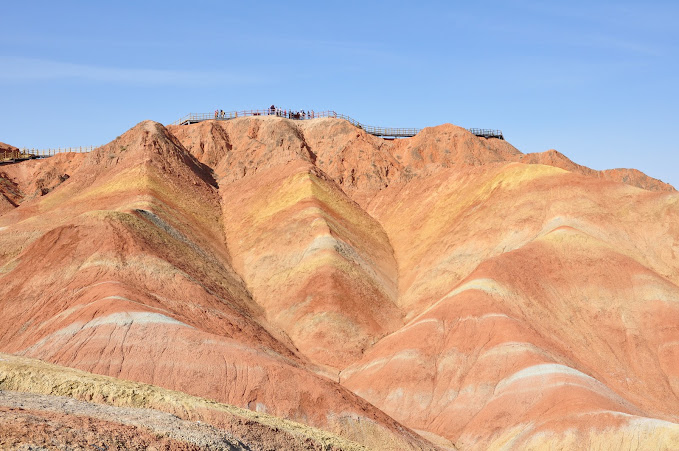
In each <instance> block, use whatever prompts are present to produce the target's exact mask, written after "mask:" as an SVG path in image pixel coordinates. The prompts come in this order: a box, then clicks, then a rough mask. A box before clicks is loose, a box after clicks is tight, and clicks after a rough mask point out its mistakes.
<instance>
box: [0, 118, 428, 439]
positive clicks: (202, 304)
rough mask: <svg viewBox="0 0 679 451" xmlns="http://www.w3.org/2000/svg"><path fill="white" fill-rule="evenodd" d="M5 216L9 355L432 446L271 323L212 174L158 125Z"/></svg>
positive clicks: (127, 137)
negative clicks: (319, 368) (229, 233)
mask: <svg viewBox="0 0 679 451" xmlns="http://www.w3.org/2000/svg"><path fill="white" fill-rule="evenodd" d="M1 219H2V225H0V227H2V228H3V230H2V233H1V234H0V243H1V244H2V248H3V250H4V251H5V255H4V256H3V259H2V261H0V265H1V267H2V270H1V273H2V276H1V277H2V279H3V284H2V285H1V286H2V288H1V291H0V299H2V300H3V302H2V303H1V304H0V317H2V318H3V319H4V320H5V321H6V324H7V325H8V327H6V328H4V329H3V330H1V331H0V347H1V348H2V349H3V350H5V351H8V352H13V353H19V354H22V355H27V356H31V357H38V358H41V359H45V360H48V361H50V362H54V363H58V364H61V365H67V366H72V367H75V368H80V369H84V370H87V371H91V372H95V373H99V374H105V375H110V376H115V377H119V378H124V379H131V380H137V381H141V382H147V383H153V384H156V385H160V386H163V387H167V388H171V389H175V390H181V391H184V392H187V393H190V394H193V395H198V396H203V397H207V398H212V399H215V400H219V401H222V402H227V403H230V404H235V405H238V406H245V407H248V408H251V409H256V410H263V411H266V412H269V413H272V414H274V415H278V416H282V417H286V418H290V419H297V420H303V421H305V422H307V423H308V424H311V425H317V426H320V427H325V428H328V429H330V430H334V431H337V432H338V433H340V434H343V435H345V436H347V437H349V438H350V439H353V440H357V441H359V442H363V443H365V444H366V445H369V446H372V445H374V444H378V443H385V444H390V445H389V446H395V447H406V448H410V447H413V448H421V447H427V446H429V445H427V444H426V442H424V441H423V440H421V439H419V438H418V437H416V436H415V435H413V434H412V433H410V432H409V431H407V430H406V429H404V428H403V427H401V426H400V425H398V424H397V423H396V422H394V421H393V420H391V419H390V418H389V417H388V416H386V415H384V414H383V413H382V412H380V411H379V410H377V409H375V408H374V407H372V406H371V405H369V404H368V403H366V402H365V401H363V400H362V399H360V398H358V397H356V396H355V395H353V394H352V393H351V392H349V391H348V390H346V389H344V388H342V387H340V386H339V385H337V384H336V383H334V382H332V381H330V380H328V379H325V378H323V377H321V376H317V375H316V374H314V372H313V370H314V369H315V368H314V367H313V366H312V365H310V364H309V363H308V361H307V359H306V357H304V356H303V355H301V354H299V353H297V352H296V350H295V349H294V347H292V345H291V344H290V342H289V339H288V338H287V337H286V336H285V334H284V333H283V332H282V331H281V330H280V329H278V328H277V327H276V326H273V325H271V323H270V322H269V321H268V320H267V319H266V317H265V312H264V311H263V310H262V308H261V307H260V306H259V305H258V304H257V303H256V302H254V301H253V299H252V297H251V294H250V292H249V291H248V289H247V287H246V286H245V284H244V283H243V281H242V280H241V278H240V276H239V275H238V274H237V273H236V272H235V271H234V269H233V268H232V265H231V260H232V255H231V253H230V252H229V249H228V248H227V246H226V245H225V243H224V235H223V222H222V210H221V206H220V199H219V195H218V190H217V187H216V185H215V184H214V181H213V179H212V175H211V171H210V169H209V168H207V167H206V166H204V165H202V164H201V163H199V162H197V161H196V160H195V159H194V158H193V157H192V156H191V155H190V154H189V153H187V152H186V150H184V148H183V147H182V146H181V145H180V144H179V143H178V142H177V141H176V140H175V138H174V137H173V136H172V135H170V134H168V133H167V132H166V130H165V129H164V128H163V127H162V126H161V125H160V124H157V123H153V122H144V123H141V124H139V125H138V126H137V127H135V128H134V129H132V130H130V131H129V132H127V133H126V134H124V135H123V136H122V137H121V138H120V139H119V140H116V141H114V142H112V143H110V144H108V145H106V146H104V147H102V148H101V149H99V150H96V151H94V152H92V153H90V154H88V155H87V157H86V158H85V160H84V161H83V162H82V164H81V165H80V167H79V168H78V170H76V171H75V172H74V173H73V174H72V176H71V177H70V178H69V179H68V180H67V181H66V182H64V183H63V184H62V185H61V186H59V187H58V188H57V189H55V190H54V191H52V192H50V193H49V194H47V195H45V196H42V197H40V198H35V199H33V200H32V201H29V202H26V203H24V204H22V205H21V206H20V207H19V208H16V209H14V210H13V211H11V212H9V213H7V214H5V215H3V216H2V218H1ZM356 422H361V428H360V429H356V428H355V427H354V426H353V425H354V424H355V423H356Z"/></svg>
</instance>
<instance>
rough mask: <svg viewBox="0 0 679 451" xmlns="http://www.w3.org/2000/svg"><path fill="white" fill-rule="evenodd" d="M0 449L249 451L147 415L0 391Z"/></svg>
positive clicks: (195, 427) (169, 418)
mask: <svg viewBox="0 0 679 451" xmlns="http://www.w3.org/2000/svg"><path fill="white" fill-rule="evenodd" d="M0 448H2V449H21V450H40V449H50V450H51V449H64V450H71V449H73V450H77V449H88V450H100V451H104V450H106V451H108V450H111V449H187V450H191V449H201V450H242V449H245V450H249V449H251V448H250V447H248V446H247V445H245V444H243V443H241V442H239V441H238V440H237V439H235V438H234V437H232V436H231V435H230V434H229V433H227V432H225V431H222V430H219V429H217V428H215V427H213V426H210V425H207V424H202V423H200V422H193V421H187V420H182V419H180V418H177V417H176V416H174V415H171V414H168V413H164V412H159V411H156V410H152V409H140V408H128V407H114V406H107V405H102V404H94V403H88V402H84V401H78V400H75V399H72V398H68V397H62V396H47V395H39V394H33V393H20V392H14V391H2V390H0Z"/></svg>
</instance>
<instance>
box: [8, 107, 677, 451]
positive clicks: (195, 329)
mask: <svg viewBox="0 0 679 451" xmlns="http://www.w3.org/2000/svg"><path fill="white" fill-rule="evenodd" d="M3 171H4V172H3V173H2V174H0V181H2V182H3V185H2V188H1V189H2V194H3V196H4V197H3V198H4V199H5V200H6V202H5V207H2V204H0V279H1V280H2V283H1V284H0V318H2V319H3V322H4V323H5V324H6V325H7V326H6V327H4V328H3V329H0V350H1V351H4V352H10V353H15V354H19V355H25V356H29V357H37V358H40V359H43V360H46V361H49V362H52V363H57V364H60V365H64V366H70V367H74V368H78V369H82V370H86V371H90V372H94V373H98V374H103V375H107V376H114V377H117V378H122V379H129V380H135V381H139V382H144V383H150V384H154V385H158V386H161V387H165V388H169V389H173V390H179V391H183V392H186V393H188V394H191V395H195V396H200V397H204V398H209V399H214V400H217V401H220V402H225V403H229V404H234V405H237V406H242V407H247V408H249V409H252V410H258V411H264V412H267V413H270V414H273V415H276V416H280V417H285V418H288V419H293V420H295V421H300V422H303V423H306V424H309V425H312V426H316V427H321V428H325V429H327V430H330V431H332V432H334V433H337V434H339V435H341V436H343V437H345V438H348V439H349V440H353V441H356V442H359V443H361V444H363V445H365V446H368V447H370V448H378V449H406V448H410V449H428V448H432V447H435V446H443V447H453V446H456V447H458V448H461V449H466V448H476V449H487V448H493V447H498V448H499V447H510V448H525V447H541V446H555V447H560V448H572V447H576V448H577V447H582V448H587V447H596V446H599V444H601V443H610V441H611V440H614V441H616V443H618V442H619V443H622V444H623V446H624V444H625V443H632V441H634V443H639V444H640V445H639V446H642V447H644V448H649V447H650V448H655V447H660V448H662V447H666V448H671V447H673V446H677V445H679V426H678V425H677V424H676V423H677V421H679V411H678V410H677V407H676V406H677V405H679V402H678V401H679V399H678V395H679V354H678V353H679V346H678V345H679V326H678V325H679V304H677V301H678V300H679V195H678V194H677V193H676V191H675V190H674V189H673V188H672V187H671V186H669V185H666V184H664V183H662V182H660V181H658V180H655V179H652V178H650V177H648V176H646V175H644V174H642V173H640V172H638V171H634V170H614V171H601V172H599V171H593V170H591V169H588V168H585V167H583V166H580V165H577V164H575V163H573V162H571V161H570V160H568V159H567V158H566V157H564V156H563V155H561V154H559V153H558V152H556V151H548V152H545V153H541V154H528V155H524V154H522V153H521V152H520V151H518V150H517V149H515V148H514V147H512V146H511V145H510V144H509V143H507V142H505V141H501V140H497V139H484V138H479V137H476V136H474V135H471V134H470V133H469V132H468V131H466V130H464V129H462V128H459V127H456V126H453V125H449V124H448V125H442V126H439V127H433V128H427V129H424V130H423V131H422V132H421V133H420V134H418V135H417V136H415V137H413V138H408V139H401V140H395V141H387V140H382V139H380V138H377V137H374V136H371V135H368V134H366V133H365V132H364V131H363V130H360V129H357V128H355V127H354V126H352V125H351V124H349V123H347V122H346V121H343V120H337V119H314V120H308V121H291V120H287V119H282V118H277V117H253V118H240V119H233V120H229V121H206V122H202V123H198V124H194V125H189V126H171V127H167V128H165V127H163V126H162V125H160V124H157V123H154V122H150V121H147V122H143V123H141V124H139V125H138V126H136V127H135V128H133V129H132V130H130V131H129V132H127V133H125V134H124V135H123V136H121V137H120V138H119V139H117V140H115V141H113V142H111V143H109V144H108V145H106V146H104V147H102V148H100V149H98V150H96V151H94V152H92V153H90V154H83V155H77V156H73V155H61V156H58V157H53V158H50V159H46V160H41V161H28V162H24V163H19V164H16V165H13V166H11V167H10V166H5V167H3ZM425 437H426V438H425ZM434 443H436V445H434Z"/></svg>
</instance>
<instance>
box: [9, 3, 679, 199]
mask: <svg viewBox="0 0 679 451" xmlns="http://www.w3.org/2000/svg"><path fill="white" fill-rule="evenodd" d="M140 3H143V4H138V3H137V2H126V1H118V2H107V3H103V2H91V1H87V2H84V1H83V2H73V1H60V2H5V4H3V7H2V16H1V17H2V26H1V27H0V124H1V125H0V141H3V142H6V143H9V144H12V145H15V146H18V147H24V146H26V147H39V148H43V147H59V146H61V147H63V146H71V145H75V146H79V145H90V144H94V145H97V144H104V143H106V142H108V141H110V140H112V139H114V138H115V137H116V136H117V135H120V134H122V133H123V132H124V131H126V130H127V129H129V128H130V127H132V126H134V125H135V124H136V123H137V122H139V121H142V120H144V119H153V120H156V121H159V122H162V123H165V124H167V123H170V122H173V121H174V120H176V119H178V118H180V117H182V116H184V115H185V114H187V113H192V112H210V111H214V110H215V108H221V109H224V110H240V109H251V108H264V107H266V106H268V105H270V104H272V103H274V104H276V105H280V106H283V107H287V108H293V109H314V110H325V109H332V110H335V111H337V112H340V113H344V114H347V115H349V116H352V117H354V118H355V119H357V120H359V121H361V122H363V123H366V124H369V125H378V126H393V127H426V126H432V125H438V124H442V123H446V122H450V123H453V124H456V125H460V126H463V127H479V128H497V129H502V130H503V132H504V134H505V137H506V138H507V139H508V141H509V142H511V143H512V144H514V145H515V146H516V147H517V148H518V149H519V150H521V151H523V152H526V153H528V152H539V151H544V150H547V149H550V148H555V149H557V150H559V151H561V152H563V153H564V154H566V155H567V156H568V157H569V158H571V159H573V160H574V161H576V162H577V163H580V164H584V165H586V166H590V167H592V168H595V169H606V168H614V167H634V168H638V169H640V170H642V171H644V172H646V173H648V174H649V175H651V176H654V177H657V178H660V179H661V180H663V181H666V182H669V183H672V184H673V185H675V186H677V187H679V171H677V168H679V139H678V137H677V136H676V134H677V131H679V110H678V107H677V104H678V102H677V101H678V100H679V75H678V69H679V48H678V47H679V27H678V26H677V25H676V23H677V20H679V2H675V1H650V2H643V3H642V2H638V1H635V2H629V1H615V2H614V1H610V2H608V1H598V2H597V1H590V2H584V1H569V2H556V1H532V0H514V1H513V0H507V1H478V2H468V1H465V2H462V1H446V2H429V1H420V2H398V1H390V2H369V1H363V2H354V1H343V2H306V1H297V2H281V1H271V2H267V1H260V2H229V1H225V0H222V1H217V2H211V1H202V2H198V1H196V2H173V1H162V2H160V1H157V2H140Z"/></svg>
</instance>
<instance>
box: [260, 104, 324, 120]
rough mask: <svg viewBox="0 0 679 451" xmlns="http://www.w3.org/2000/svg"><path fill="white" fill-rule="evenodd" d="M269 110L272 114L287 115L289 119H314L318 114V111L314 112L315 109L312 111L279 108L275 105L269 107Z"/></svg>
mask: <svg viewBox="0 0 679 451" xmlns="http://www.w3.org/2000/svg"><path fill="white" fill-rule="evenodd" d="M268 112H269V115H270V116H278V117H287V118H288V119H313V118H314V117H315V116H316V113H314V111H313V110H311V111H304V110H301V111H292V110H284V109H282V108H278V107H277V106H275V105H271V106H270V107H269V110H268Z"/></svg>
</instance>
